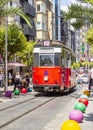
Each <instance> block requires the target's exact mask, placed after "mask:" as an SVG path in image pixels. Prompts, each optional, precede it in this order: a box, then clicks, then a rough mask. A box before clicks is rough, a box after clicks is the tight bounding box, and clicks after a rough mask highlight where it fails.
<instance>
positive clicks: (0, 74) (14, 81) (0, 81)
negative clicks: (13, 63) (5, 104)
mask: <svg viewBox="0 0 93 130" xmlns="http://www.w3.org/2000/svg"><path fill="white" fill-rule="evenodd" d="M30 79H31V72H30V71H26V72H25V73H24V74H23V73H20V72H16V71H14V72H13V73H11V71H9V72H8V86H10V85H13V86H14V88H13V91H15V90H16V88H17V89H21V88H23V87H26V88H27V87H29V84H30ZM4 85H5V76H4V70H2V71H0V87H4Z"/></svg>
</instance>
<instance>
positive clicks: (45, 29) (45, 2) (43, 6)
mask: <svg viewBox="0 0 93 130" xmlns="http://www.w3.org/2000/svg"><path fill="white" fill-rule="evenodd" d="M35 5H36V39H37V40H52V39H53V8H52V7H53V1H52V0H35Z"/></svg>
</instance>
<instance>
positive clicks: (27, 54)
mask: <svg viewBox="0 0 93 130" xmlns="http://www.w3.org/2000/svg"><path fill="white" fill-rule="evenodd" d="M34 44H35V42H32V41H29V42H26V48H25V49H24V50H23V51H22V52H18V53H17V55H18V56H19V58H20V59H21V60H22V62H23V63H24V64H26V65H28V66H30V65H31V64H32V62H33V47H34Z"/></svg>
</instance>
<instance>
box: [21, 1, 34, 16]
mask: <svg viewBox="0 0 93 130" xmlns="http://www.w3.org/2000/svg"><path fill="white" fill-rule="evenodd" d="M23 8H24V12H25V13H26V14H29V15H31V16H32V17H35V16H36V10H35V7H33V6H32V5H30V4H28V3H24V5H23Z"/></svg>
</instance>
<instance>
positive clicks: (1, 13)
mask: <svg viewBox="0 0 93 130" xmlns="http://www.w3.org/2000/svg"><path fill="white" fill-rule="evenodd" d="M10 1H12V2H13V1H14V2H15V3H17V2H16V1H15V0H0V19H1V18H4V17H6V16H14V15H15V14H17V15H19V16H21V17H22V18H23V19H24V20H25V21H26V23H27V24H28V25H29V27H32V26H31V22H30V19H29V17H28V16H27V15H26V14H25V13H24V11H23V9H22V8H20V7H17V6H16V7H12V6H10V7H9V6H6V5H8V2H10ZM1 20H2V19H1Z"/></svg>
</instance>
